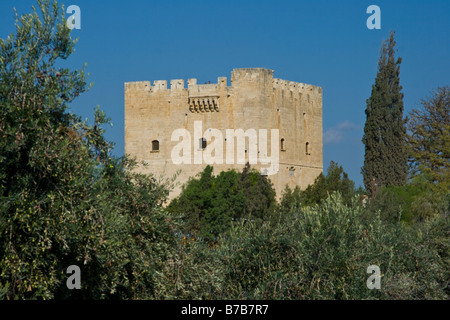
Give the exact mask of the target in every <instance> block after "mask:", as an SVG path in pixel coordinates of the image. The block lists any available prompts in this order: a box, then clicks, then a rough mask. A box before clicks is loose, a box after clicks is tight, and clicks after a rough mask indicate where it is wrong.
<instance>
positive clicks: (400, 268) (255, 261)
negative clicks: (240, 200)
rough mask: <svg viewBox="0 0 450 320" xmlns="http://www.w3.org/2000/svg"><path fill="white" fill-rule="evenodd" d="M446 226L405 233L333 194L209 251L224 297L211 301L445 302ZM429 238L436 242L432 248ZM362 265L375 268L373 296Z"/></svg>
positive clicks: (237, 233)
mask: <svg viewBox="0 0 450 320" xmlns="http://www.w3.org/2000/svg"><path fill="white" fill-rule="evenodd" d="M357 200H358V199H357V198H355V199H354V201H357ZM448 223H449V221H448V218H446V219H439V220H435V221H434V222H433V223H429V224H425V225H423V226H422V227H421V228H418V229H406V228H405V227H403V226H402V225H401V224H388V225H386V224H384V223H383V222H382V221H381V219H380V217H379V216H378V217H374V218H373V219H371V220H367V219H366V218H365V215H364V209H363V208H362V207H361V206H359V205H352V206H346V205H344V204H343V202H342V199H341V197H340V196H339V194H333V195H331V197H329V198H327V199H326V200H325V201H323V202H322V204H321V205H318V206H317V205H316V206H313V207H309V208H304V209H302V210H299V211H295V212H292V213H291V214H290V215H289V217H288V218H286V220H285V222H284V223H281V224H277V225H276V226H274V225H271V224H269V223H266V224H263V225H262V226H256V225H255V224H252V223H247V224H243V223H240V224H238V225H235V226H234V227H233V229H232V231H231V232H230V234H229V236H228V237H227V238H226V239H223V241H222V242H221V243H219V246H218V247H217V248H216V249H215V251H216V254H218V255H220V257H221V259H222V261H223V263H222V265H223V269H224V274H225V280H224V281H223V283H224V285H225V290H223V292H226V293H227V295H226V296H220V297H219V298H228V297H230V296H231V297H232V298H235V299H236V298H237V299H448V283H449V273H448V268H449V267H448V265H446V266H444V264H445V263H446V261H448V248H449V247H448V244H449V243H448V231H449V229H448V228H449V224H448ZM436 224H439V225H440V230H441V231H442V230H445V232H446V233H445V234H446V235H447V238H446V236H445V235H444V234H441V233H439V232H435V231H434V230H435V225H436ZM437 233H439V234H440V237H443V238H445V240H444V242H441V241H439V240H438V241H437V242H436V243H435V242H434V241H436V240H437V239H436V238H435V236H434V235H433V234H435V235H436V234H437ZM370 265H378V266H379V267H380V269H381V273H382V278H381V290H369V289H368V288H367V287H366V280H367V278H368V274H367V273H366V270H367V267H368V266H370ZM445 288H447V289H445Z"/></svg>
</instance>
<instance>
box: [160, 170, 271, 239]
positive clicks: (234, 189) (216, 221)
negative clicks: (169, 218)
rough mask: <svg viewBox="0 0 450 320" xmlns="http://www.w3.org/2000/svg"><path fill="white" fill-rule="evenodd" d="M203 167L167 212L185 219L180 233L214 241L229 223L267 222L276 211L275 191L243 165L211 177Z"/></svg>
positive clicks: (265, 179)
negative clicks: (239, 170)
mask: <svg viewBox="0 0 450 320" xmlns="http://www.w3.org/2000/svg"><path fill="white" fill-rule="evenodd" d="M212 172H213V168H212V167H211V166H207V167H206V168H205V169H204V170H203V171H202V172H201V173H200V174H199V178H198V179H195V178H192V179H190V180H189V181H188V182H187V183H186V185H185V186H183V190H182V192H181V194H180V196H179V197H178V198H176V199H174V200H173V201H172V202H171V203H170V205H169V207H168V210H169V211H171V212H175V213H182V214H184V216H185V223H186V227H185V230H184V232H185V233H186V234H191V235H195V236H199V237H201V238H205V239H208V240H209V241H216V240H217V237H218V236H219V235H220V234H223V233H224V232H226V231H227V230H228V229H229V228H230V226H231V222H232V221H238V220H242V219H244V220H255V221H258V222H262V221H264V220H266V219H269V218H270V216H271V215H272V214H273V212H274V210H275V208H276V202H275V191H274V189H273V187H272V184H271V183H270V181H269V180H268V179H267V177H266V176H263V175H261V174H260V173H259V172H258V171H256V170H254V169H251V168H250V166H249V165H247V166H246V167H245V168H244V169H243V171H242V173H240V174H239V173H238V172H236V171H234V170H229V171H226V172H221V173H220V174H219V175H218V176H213V173H212Z"/></svg>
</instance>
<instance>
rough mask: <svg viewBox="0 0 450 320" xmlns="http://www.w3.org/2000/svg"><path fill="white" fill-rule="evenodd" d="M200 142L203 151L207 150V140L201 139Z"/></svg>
mask: <svg viewBox="0 0 450 320" xmlns="http://www.w3.org/2000/svg"><path fill="white" fill-rule="evenodd" d="M198 142H199V148H200V149H201V150H203V149H206V138H200V139H199V141H198Z"/></svg>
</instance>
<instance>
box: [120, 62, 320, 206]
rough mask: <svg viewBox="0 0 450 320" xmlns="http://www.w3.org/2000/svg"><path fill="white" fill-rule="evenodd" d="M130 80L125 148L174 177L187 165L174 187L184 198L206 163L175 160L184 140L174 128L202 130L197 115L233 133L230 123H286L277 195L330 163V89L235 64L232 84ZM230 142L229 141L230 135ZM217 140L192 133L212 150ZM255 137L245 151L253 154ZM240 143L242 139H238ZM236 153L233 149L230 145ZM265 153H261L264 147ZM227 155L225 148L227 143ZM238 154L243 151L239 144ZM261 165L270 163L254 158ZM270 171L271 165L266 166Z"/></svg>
mask: <svg viewBox="0 0 450 320" xmlns="http://www.w3.org/2000/svg"><path fill="white" fill-rule="evenodd" d="M169 83H170V88H169V87H168V81H167V80H156V81H154V82H153V85H152V84H151V82H150V81H139V82H127V83H125V153H126V154H130V155H131V156H135V157H136V158H137V159H138V160H144V161H146V162H147V163H148V166H147V167H141V168H139V169H138V170H139V171H140V172H142V173H153V174H155V175H156V176H160V175H164V176H167V177H171V176H173V175H174V174H175V173H176V172H177V171H178V170H181V173H180V175H179V176H178V179H177V181H178V182H179V183H180V184H179V185H178V186H177V187H176V188H175V189H174V190H173V191H172V192H171V194H170V198H171V199H172V198H174V197H176V196H177V195H178V194H179V193H180V191H181V185H182V184H184V183H185V182H186V181H187V180H188V179H189V177H191V176H195V175H196V174H197V173H199V172H200V171H202V170H203V169H204V168H205V166H206V165H207V164H206V163H201V164H198V163H194V161H192V162H191V164H188V165H187V164H174V162H173V160H172V157H171V154H172V150H173V148H174V147H175V146H176V145H177V144H179V142H178V141H172V139H171V137H172V133H173V132H174V131H175V130H177V129H185V130H187V132H189V133H190V138H192V137H194V122H196V123H198V121H201V123H202V128H203V130H204V131H206V130H209V129H218V130H220V131H221V132H222V133H223V137H224V139H226V130H227V129H234V130H236V129H242V130H244V131H246V130H248V129H254V130H256V132H258V130H260V129H266V130H267V131H268V132H269V134H268V138H269V143H268V144H267V150H266V152H268V154H271V146H272V145H273V144H271V143H270V132H271V129H278V132H279V137H278V139H279V143H278V144H276V145H277V148H279V150H278V151H279V170H278V172H277V173H276V174H273V175H270V176H269V178H270V180H271V181H272V183H273V185H274V188H275V190H276V192H277V196H278V197H280V196H281V194H282V191H283V189H284V188H285V186H286V184H287V185H289V186H290V187H291V188H293V187H295V186H300V188H302V189H304V188H306V187H307V186H308V185H309V184H311V183H313V182H314V179H315V178H316V177H317V176H318V175H319V174H320V172H322V170H323V152H322V88H321V87H317V86H313V85H310V84H304V83H299V82H294V81H287V80H282V79H276V78H273V70H269V69H264V68H242V69H234V70H233V71H232V73H231V86H227V78H226V77H219V78H218V79H217V83H208V84H197V79H188V80H187V88H186V86H185V81H184V80H182V79H175V80H170V82H169ZM224 142H225V143H224V144H223V145H224V148H225V145H226V141H224ZM210 145H211V141H208V140H207V139H200V140H199V141H194V140H193V139H192V149H194V148H196V149H197V150H196V151H198V150H201V151H202V152H205V151H207V148H208V147H209V146H210ZM250 147H251V146H248V140H247V141H246V145H245V148H246V149H245V156H246V157H248V153H249V152H248V151H249V148H250ZM234 148H237V144H236V143H234ZM227 152H229V150H227ZM257 152H258V153H259V152H260V150H259V148H258V151H257ZM224 154H225V150H224ZM234 154H235V155H236V154H237V150H235V152H234ZM243 166H244V165H243V164H240V163H237V161H235V162H234V163H233V164H229V163H225V162H224V163H222V164H214V165H213V167H214V171H215V173H216V174H217V173H219V172H220V171H225V170H228V169H236V170H238V171H241V170H242V168H243ZM252 167H254V168H255V169H258V170H261V169H263V168H265V167H266V166H264V165H263V164H256V165H252ZM262 172H263V171H262Z"/></svg>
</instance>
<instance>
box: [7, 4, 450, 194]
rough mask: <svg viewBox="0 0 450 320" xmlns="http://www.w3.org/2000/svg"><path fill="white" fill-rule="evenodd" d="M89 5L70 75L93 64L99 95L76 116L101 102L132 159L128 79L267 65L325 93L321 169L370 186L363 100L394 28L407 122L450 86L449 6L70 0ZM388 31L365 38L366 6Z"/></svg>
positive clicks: (202, 75)
mask: <svg viewBox="0 0 450 320" xmlns="http://www.w3.org/2000/svg"><path fill="white" fill-rule="evenodd" d="M62 3H64V5H65V6H66V8H67V7H68V6H69V5H71V4H74V5H78V6H79V7H80V8H81V30H73V36H74V37H79V42H78V44H77V46H76V50H77V51H76V52H75V53H74V54H73V55H72V56H71V57H70V58H69V60H68V62H67V63H68V64H69V66H71V67H73V68H78V67H81V66H82V65H83V64H84V63H85V62H87V63H88V67H87V71H88V72H89V73H90V77H89V80H90V81H91V82H94V87H93V88H92V89H91V90H90V91H89V92H88V93H85V94H83V95H82V96H80V97H79V99H78V100H76V101H75V102H74V103H73V105H72V106H71V109H72V111H73V112H75V113H77V114H79V115H81V116H82V117H83V118H88V119H90V120H92V114H93V110H94V108H95V106H97V105H100V107H101V108H102V109H103V110H105V112H106V113H107V114H108V115H109V116H110V117H111V118H112V122H113V124H114V126H113V127H110V128H108V131H107V137H108V139H109V140H112V141H114V142H115V143H116V148H115V150H114V154H116V155H122V154H123V152H124V91H123V90H124V89H123V88H124V82H126V81H143V80H150V81H154V80H170V79H180V78H181V79H187V78H197V79H198V81H199V83H204V82H205V81H211V82H216V81H217V77H218V76H225V77H228V79H229V78H230V72H231V70H232V69H233V68H240V67H264V68H269V69H272V70H274V71H275V73H274V76H275V77H277V78H282V79H287V80H291V81H298V82H305V83H310V84H314V85H318V86H321V87H323V128H324V146H323V148H324V170H326V168H327V167H328V164H329V162H330V161H331V160H334V161H337V162H338V163H339V164H341V165H342V166H343V167H344V170H345V171H346V172H348V173H349V175H350V178H351V179H352V180H354V181H355V182H356V185H357V186H358V185H361V184H362V177H361V174H360V168H361V166H362V165H363V159H364V145H363V144H362V142H361V138H362V134H363V127H364V121H365V114H364V110H365V101H366V99H367V98H368V97H369V96H370V93H371V86H372V84H373V82H374V79H375V76H376V71H377V61H378V57H379V49H380V45H381V42H382V41H383V39H386V38H387V37H388V34H389V31H390V30H394V31H396V40H397V49H398V52H399V56H401V57H402V59H403V62H402V64H401V71H400V82H401V85H402V86H403V93H404V94H405V98H404V105H405V115H406V114H407V113H408V112H409V111H410V110H411V109H413V108H415V107H417V105H418V103H419V101H420V99H421V98H423V97H425V96H427V95H429V93H430V91H431V90H432V89H434V88H436V87H437V86H443V85H449V84H450V81H449V80H450V58H449V57H450V41H449V39H450V1H448V0H441V1H438V0H434V1H433V0H431V1H414V0H398V1H394V0H390V1H380V0H371V1H365V0H352V1H351V0H342V1H299V0H297V1H261V0H259V1H245V0H241V1H196V0H189V1H187V0H186V1H143V0H142V1H137V0H128V1H123V0H122V1H115V0H114V1H81V0H71V1H62ZM33 4H35V1H25V0H23V1H2V2H1V3H0V37H2V38H4V37H6V36H7V35H8V34H9V33H10V32H12V31H13V30H14V27H13V25H14V19H13V18H14V15H13V7H16V8H17V9H18V12H19V13H25V12H30V11H31V5H33ZM372 4H375V5H378V6H379V7H380V8H381V30H369V29H368V28H367V27H366V20H367V18H368V17H369V14H367V13H366V9H367V7H368V6H369V5H372Z"/></svg>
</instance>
